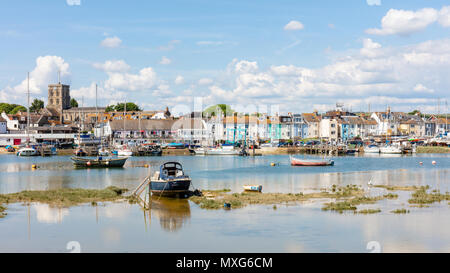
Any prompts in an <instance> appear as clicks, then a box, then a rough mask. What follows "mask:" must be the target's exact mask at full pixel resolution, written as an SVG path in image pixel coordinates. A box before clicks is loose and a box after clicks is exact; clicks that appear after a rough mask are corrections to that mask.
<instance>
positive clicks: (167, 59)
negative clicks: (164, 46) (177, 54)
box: [159, 56, 172, 65]
mask: <svg viewBox="0 0 450 273" xmlns="http://www.w3.org/2000/svg"><path fill="white" fill-rule="evenodd" d="M159 63H160V64H162V65H168V64H170V63H172V60H170V59H169V58H167V57H166V56H162V58H161V61H159Z"/></svg>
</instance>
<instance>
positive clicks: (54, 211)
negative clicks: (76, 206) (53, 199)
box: [33, 204, 69, 224]
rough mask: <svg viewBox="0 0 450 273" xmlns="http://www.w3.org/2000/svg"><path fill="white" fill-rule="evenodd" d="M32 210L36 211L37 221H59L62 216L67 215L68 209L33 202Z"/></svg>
mask: <svg viewBox="0 0 450 273" xmlns="http://www.w3.org/2000/svg"><path fill="white" fill-rule="evenodd" d="M33 210H34V211H35V212H36V220H37V221H38V222H39V223H46V224H56V223H61V222H62V221H63V219H64V217H66V216H69V209H67V208H55V207H50V206H49V205H47V204H34V205H33Z"/></svg>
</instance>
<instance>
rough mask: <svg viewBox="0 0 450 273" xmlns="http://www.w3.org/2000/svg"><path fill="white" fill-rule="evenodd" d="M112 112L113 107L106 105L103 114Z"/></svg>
mask: <svg viewBox="0 0 450 273" xmlns="http://www.w3.org/2000/svg"><path fill="white" fill-rule="evenodd" d="M113 111H114V105H108V106H107V107H106V109H105V112H113Z"/></svg>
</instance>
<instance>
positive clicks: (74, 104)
mask: <svg viewBox="0 0 450 273" xmlns="http://www.w3.org/2000/svg"><path fill="white" fill-rule="evenodd" d="M70 107H72V108H75V107H78V101H77V100H76V99H74V98H72V99H71V100H70Z"/></svg>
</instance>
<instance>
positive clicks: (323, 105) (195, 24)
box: [0, 0, 450, 112]
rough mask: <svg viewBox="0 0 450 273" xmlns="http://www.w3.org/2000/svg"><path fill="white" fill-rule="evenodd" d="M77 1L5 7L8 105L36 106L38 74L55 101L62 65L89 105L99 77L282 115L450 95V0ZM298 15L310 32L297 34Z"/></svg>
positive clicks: (3, 64) (159, 94)
mask: <svg viewBox="0 0 450 273" xmlns="http://www.w3.org/2000/svg"><path fill="white" fill-rule="evenodd" d="M77 2H78V1H77V0H57V1H56V0H55V1H21V0H17V1H4V2H3V5H2V8H1V9H0V52H1V54H0V101H5V100H8V101H9V102H16V103H25V101H24V99H23V98H24V96H23V95H20V94H23V93H24V92H25V90H24V86H25V85H24V79H25V78H26V73H27V72H31V77H32V93H33V97H38V98H42V99H45V97H46V93H47V91H46V85H47V84H48V83H50V82H54V81H56V79H57V72H56V71H58V70H62V78H63V81H64V82H65V83H70V84H71V89H72V96H73V97H75V98H77V99H78V100H80V99H81V97H83V98H84V101H85V106H86V105H93V103H94V94H95V91H94V88H93V86H95V83H97V84H98V85H99V93H100V94H99V96H100V99H99V102H100V104H103V105H105V104H109V103H114V102H117V101H123V100H125V99H126V100H131V101H135V102H136V103H138V104H140V105H141V106H142V107H144V108H145V109H148V110H150V109H155V108H158V109H160V108H163V107H164V106H165V105H168V106H170V107H175V108H177V107H178V108H180V109H181V108H183V107H182V106H180V105H182V104H186V105H191V104H192V101H193V99H194V98H195V97H201V98H203V103H204V104H205V106H206V105H209V104H213V103H222V102H223V103H229V104H234V105H236V107H237V108H239V107H243V108H245V107H246V105H249V104H251V105H254V106H256V108H259V106H260V105H277V107H279V109H280V111H281V112H287V111H294V112H308V111H309V112H310V111H312V110H313V109H318V110H328V109H332V108H333V105H334V104H335V103H336V102H338V101H339V102H343V103H344V104H345V105H346V106H347V107H348V108H352V110H367V107H368V105H369V104H371V107H372V109H376V110H382V108H385V107H386V105H388V104H389V105H391V106H392V107H393V108H394V109H395V108H396V109H398V110H403V111H408V110H412V109H415V108H419V109H422V110H423V111H425V112H433V111H435V110H436V108H437V107H436V103H437V99H438V98H440V101H441V112H442V111H443V109H445V106H444V103H445V100H446V99H447V100H448V98H449V93H450V92H449V91H448V90H449V88H450V82H449V79H447V77H446V73H441V72H439V71H445V69H446V68H447V69H448V68H449V66H450V63H448V60H450V59H447V58H449V56H450V42H449V41H448V40H447V37H449V34H450V27H449V26H448V25H447V21H446V20H447V19H448V18H447V17H450V12H447V9H446V8H445V7H446V6H449V5H450V4H449V3H448V1H432V0H429V1H411V0H409V1H399V0H395V1H394V0H392V1H387V0H380V1H378V3H379V5H369V4H368V3H367V1H366V0H353V1H299V0H297V1H206V0H204V1H111V0H109V1H106V0H104V1H102V0H80V1H79V5H77ZM372 2H375V3H376V2H377V1H376V0H375V1H373V0H372ZM68 3H75V4H74V5H73V4H72V5H69V4H68ZM425 8H426V10H423V9H425ZM411 16H412V17H413V18H411ZM383 18H385V19H386V20H385V21H388V22H390V23H389V24H387V25H386V27H384V28H383V27H382V20H383ZM292 21H295V22H296V23H299V24H300V25H301V26H302V27H298V24H297V28H293V29H289V28H288V27H287V25H288V24H289V23H290V22H292ZM294 25H295V24H294ZM370 29H372V30H373V29H377V30H375V31H371V30H370ZM364 48H366V49H364ZM436 48H439V49H438V50H436ZM405 56H407V57H405ZM39 58H40V59H39ZM411 58H413V59H411ZM433 58H434V59H433ZM38 59H39V60H40V61H39V62H38ZM405 60H406V61H405ZM426 60H428V61H430V62H428V63H424V62H425V61H426ZM431 60H437V62H436V61H433V62H431ZM411 63H412V65H411ZM385 65H386V66H387V67H384V66H385ZM372 66H373V67H372ZM362 67H363V68H362ZM368 67H369V68H368ZM143 70H144V71H143ZM177 78H178V80H176V79H177ZM391 98H392V99H391ZM247 110H248V109H247ZM249 111H250V110H249Z"/></svg>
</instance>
